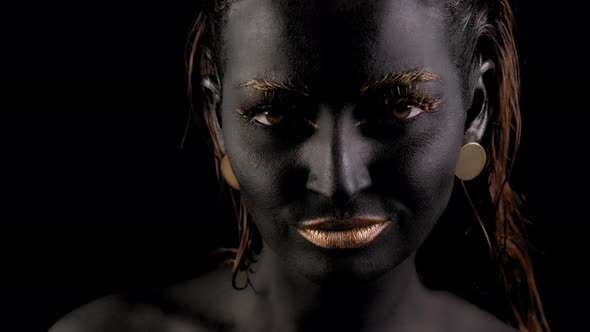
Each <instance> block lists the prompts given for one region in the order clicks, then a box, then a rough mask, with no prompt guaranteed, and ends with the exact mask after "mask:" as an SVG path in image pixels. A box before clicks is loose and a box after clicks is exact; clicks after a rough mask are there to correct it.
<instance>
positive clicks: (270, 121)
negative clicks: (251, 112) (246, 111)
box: [254, 110, 285, 126]
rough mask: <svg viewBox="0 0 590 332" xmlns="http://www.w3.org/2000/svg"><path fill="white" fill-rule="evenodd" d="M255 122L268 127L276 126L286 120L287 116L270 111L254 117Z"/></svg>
mask: <svg viewBox="0 0 590 332" xmlns="http://www.w3.org/2000/svg"><path fill="white" fill-rule="evenodd" d="M254 120H256V121H258V122H259V123H261V124H263V125H266V126H275V125H278V124H281V123H282V122H283V121H284V120H285V115H283V114H280V113H276V112H273V111H271V110H269V111H264V112H262V113H259V114H258V115H256V116H255V117H254Z"/></svg>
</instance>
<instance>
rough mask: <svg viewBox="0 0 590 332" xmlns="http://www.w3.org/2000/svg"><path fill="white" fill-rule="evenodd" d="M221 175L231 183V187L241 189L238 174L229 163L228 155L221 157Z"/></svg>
mask: <svg viewBox="0 0 590 332" xmlns="http://www.w3.org/2000/svg"><path fill="white" fill-rule="evenodd" d="M221 175H223V178H224V179H225V182H227V184H229V186H230V187H232V188H234V189H235V190H240V185H239V184H238V180H237V179H236V175H235V174H234V170H233V169H232V168H231V165H230V164H229V158H228V157H227V155H225V156H223V158H221Z"/></svg>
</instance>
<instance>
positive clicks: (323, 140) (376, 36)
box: [51, 0, 513, 332]
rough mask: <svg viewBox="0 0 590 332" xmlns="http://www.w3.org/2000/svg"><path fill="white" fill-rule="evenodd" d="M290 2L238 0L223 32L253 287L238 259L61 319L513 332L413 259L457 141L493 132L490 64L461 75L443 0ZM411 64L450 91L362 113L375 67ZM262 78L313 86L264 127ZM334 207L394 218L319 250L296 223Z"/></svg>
mask: <svg viewBox="0 0 590 332" xmlns="http://www.w3.org/2000/svg"><path fill="white" fill-rule="evenodd" d="M284 3H286V1H270V0H242V1H240V2H238V3H237V4H235V5H233V6H232V9H231V11H230V13H229V15H228V18H227V25H226V26H225V28H224V30H223V34H222V37H223V42H222V45H223V48H222V50H221V53H220V55H221V58H222V66H221V71H222V73H223V81H222V85H223V86H222V96H223V98H222V103H221V105H219V106H220V107H219V111H220V112H221V119H222V121H221V123H220V127H221V128H222V129H221V132H220V133H218V137H216V139H218V140H219V141H220V142H223V143H224V145H225V148H226V151H225V153H226V154H227V156H228V157H229V160H230V163H231V165H232V168H233V170H234V172H235V175H236V178H237V180H238V182H239V184H240V190H241V194H242V197H243V199H244V200H245V203H246V205H247V207H248V209H249V212H250V214H251V215H252V217H253V220H254V222H255V224H256V227H257V228H258V230H259V231H260V234H261V236H262V238H263V241H264V249H263V251H262V254H261V256H260V258H259V260H258V263H256V265H254V267H253V268H254V270H255V271H256V272H255V273H253V274H252V275H251V282H252V286H253V287H249V288H247V289H246V290H243V291H236V290H234V289H232V287H231V272H230V271H229V270H227V269H224V270H219V271H215V272H212V273H210V274H208V275H206V276H204V277H201V278H199V279H197V280H193V281H190V282H187V283H185V284H182V285H177V286H174V287H171V288H168V289H162V290H157V291H154V292H152V293H150V294H151V295H148V296H145V295H144V296H142V298H141V299H138V298H137V297H134V296H133V295H129V294H127V295H114V296H111V297H108V298H105V299H102V300H99V301H96V302H94V303H91V304H89V305H87V306H86V307H83V308H81V309H79V310H77V311H75V312H74V313H72V314H70V315H69V316H67V317H66V318H65V319H63V320H62V321H60V322H58V323H57V324H56V325H55V326H54V328H53V329H52V330H51V331H52V332H60V331H61V332H64V331H98V330H109V331H136V330H137V331H215V330H228V331H229V330H231V331H261V330H271V331H287V332H288V331H310V330H312V331H315V330H326V329H328V330H346V331H385V330H387V331H418V330H419V331H513V329H512V328H510V327H508V326H506V325H504V324H503V323H501V322H500V321H498V320H497V319H496V318H495V317H493V316H491V315H490V314H488V313H486V312H484V311H482V310H480V309H478V308H476V307H475V306H473V305H471V304H469V303H467V302H465V301H464V300H462V299H460V298H458V297H456V296H454V295H452V294H450V293H448V292H443V291H432V290H429V289H427V288H426V287H425V286H424V285H423V284H422V282H421V281H420V278H419V276H418V275H417V273H416V269H415V263H414V257H415V253H416V251H417V249H418V248H419V247H420V245H421V244H422V242H423V241H424V239H425V238H426V236H427V235H428V234H429V232H430V231H431V229H432V228H433V226H434V224H435V223H436V221H437V219H438V218H439V216H440V215H441V214H442V212H443V211H444V209H445V208H446V206H447V203H448V201H449V199H450V196H451V192H452V188H453V184H454V170H455V165H456V161H457V157H458V152H459V149H460V147H461V145H462V144H463V143H464V142H466V141H474V140H478V139H481V136H482V135H483V132H484V131H485V128H486V124H487V112H488V107H487V106H488V105H487V98H475V96H476V95H478V94H479V95H483V96H486V80H485V77H486V74H487V73H489V71H490V70H491V69H493V64H492V63H490V62H486V61H482V62H481V64H480V66H479V72H478V73H476V75H465V74H462V72H461V70H460V69H459V68H458V66H457V63H460V62H461V61H462V59H456V58H453V57H452V56H451V54H455V53H457V52H452V50H450V49H449V45H451V44H457V43H451V42H450V41H451V38H458V37H456V36H450V35H449V33H448V31H449V26H448V23H447V21H446V18H445V15H446V9H444V7H443V4H442V2H437V1H417V0H383V1H375V2H371V3H368V2H367V3H365V2H356V1H342V0H341V1H321V2H320V1H298V2H296V3H295V4H289V5H287V4H284ZM459 44H460V43H459ZM412 69H419V70H423V71H426V72H429V73H433V74H434V75H435V76H436V77H437V79H436V80H431V81H427V82H416V84H414V85H413V88H414V89H416V91H420V93H421V94H423V95H426V96H428V97H431V98H432V99H433V100H434V99H436V100H440V103H439V104H438V106H437V107H436V108H435V109H434V110H431V111H424V110H421V109H420V108H419V107H416V106H415V105H414V108H411V109H410V110H411V111H412V112H410V113H411V114H413V115H415V114H417V115H416V116H415V117H412V118H411V119H410V120H403V121H402V120H400V121H398V120H396V119H397V118H393V117H392V116H391V112H389V111H388V110H390V109H389V108H378V109H379V110H381V113H363V110H365V109H367V107H366V105H367V101H366V99H363V98H362V97H361V96H360V92H359V91H360V90H361V87H362V86H363V84H365V83H366V82H367V80H370V79H372V78H379V77H382V76H384V75H386V74H390V73H400V72H404V71H408V70H412ZM470 74H471V73H470ZM472 77H474V79H471V78H472ZM254 79H255V80H259V81H263V80H267V81H270V80H272V81H276V82H288V83H289V84H292V85H293V87H298V89H299V92H301V90H304V91H305V92H304V93H299V94H300V95H301V94H303V95H305V96H298V97H292V96H291V95H289V97H288V98H286V100H288V102H283V103H286V104H288V105H287V106H284V105H283V104H279V105H280V106H279V108H280V109H289V108H288V106H289V105H297V106H298V107H297V108H296V109H295V111H294V113H292V114H291V113H289V114H290V115H289V118H288V119H289V120H288V121H286V122H282V123H281V124H282V126H275V127H272V128H271V127H268V126H265V125H264V123H266V124H267V125H268V124H269V123H270V122H268V120H269V118H268V117H266V115H264V114H263V113H261V114H255V115H253V116H250V117H245V116H244V115H243V113H244V111H246V110H248V109H252V107H251V105H253V104H257V103H258V104H257V105H259V104H260V100H262V98H263V96H264V93H262V92H261V91H258V90H257V89H256V88H253V87H252V86H248V84H246V83H247V82H249V81H251V80H254ZM276 95H279V96H281V98H283V96H284V95H287V94H284V95H282V94H276ZM371 98H372V99H371ZM371 98H369V100H370V101H375V98H377V97H375V96H373V97H371ZM377 99H378V98H377ZM281 100H282V99H281ZM379 100H381V99H379ZM473 100H477V101H479V102H477V103H474V102H473ZM369 105H376V104H373V103H370V102H369ZM409 106H412V105H409ZM281 107H284V108H281ZM383 109H385V110H386V111H387V112H385V111H383ZM257 111H260V109H258V110H257ZM240 113H242V114H240ZM375 114H379V115H375ZM468 114H470V115H471V116H468ZM303 117H305V118H308V120H310V122H312V123H313V126H312V125H308V126H306V125H304V123H306V122H304V121H300V120H301V119H302V118H303ZM270 119H271V120H272V119H275V118H273V117H270ZM383 119H385V120H383ZM256 121H258V122H256ZM363 121H366V122H365V123H364V124H361V125H359V123H362V122H363ZM285 123H288V124H289V125H284V124H285ZM291 124H292V126H291ZM327 216H333V217H336V218H348V217H354V216H380V217H384V218H387V219H388V220H390V223H389V225H388V226H387V227H386V228H385V229H384V231H383V232H382V233H381V234H379V235H378V236H377V238H375V239H374V240H373V241H372V242H371V243H370V244H369V245H368V246H366V247H363V248H357V249H325V248H321V247H318V246H316V245H313V244H312V243H310V242H309V241H307V240H306V239H305V238H303V237H302V236H301V235H300V234H299V233H298V232H297V227H296V226H297V224H298V223H301V222H302V221H304V220H307V219H310V218H317V217H327Z"/></svg>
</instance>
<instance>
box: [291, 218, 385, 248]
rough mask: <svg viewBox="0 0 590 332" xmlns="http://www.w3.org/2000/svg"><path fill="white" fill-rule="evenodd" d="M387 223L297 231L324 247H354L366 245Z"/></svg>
mask: <svg viewBox="0 0 590 332" xmlns="http://www.w3.org/2000/svg"><path fill="white" fill-rule="evenodd" d="M387 224H389V222H388V221H386V222H382V223H379V224H374V225H371V226H367V227H362V228H355V229H346V230H321V229H305V228H300V229H298V230H297V231H298V232H299V234H301V235H302V236H303V237H304V238H306V239H307V240H308V241H309V242H311V243H313V244H315V245H316V246H318V247H321V248H326V249H355V248H362V247H365V246H367V245H368V244H369V243H371V241H373V240H374V239H375V238H376V237H377V236H378V235H379V234H380V233H381V232H382V231H383V230H384V229H385V227H387Z"/></svg>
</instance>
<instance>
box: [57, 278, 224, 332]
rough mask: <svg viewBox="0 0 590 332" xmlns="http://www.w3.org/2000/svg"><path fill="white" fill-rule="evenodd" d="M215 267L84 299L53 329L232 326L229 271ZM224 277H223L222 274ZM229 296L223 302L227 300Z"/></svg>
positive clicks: (178, 330)
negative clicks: (163, 284)
mask: <svg viewBox="0 0 590 332" xmlns="http://www.w3.org/2000/svg"><path fill="white" fill-rule="evenodd" d="M225 272H227V271H224V269H221V270H216V271H213V272H210V273H207V274H205V275H204V276H202V277H199V278H196V279H193V280H190V281H186V282H183V283H180V284H177V285H173V286H171V287H168V288H164V289H155V290H145V291H142V292H134V293H125V294H114V295H109V296H106V297H103V298H101V299H98V300H95V301H93V302H91V303H89V304H86V305H84V306H82V307H80V308H78V309H76V310H74V311H72V312H71V313H69V314H68V315H66V316H65V317H63V318H62V319H60V320H59V321H58V322H56V323H55V324H54V325H53V326H52V327H51V329H50V330H49V332H94V331H109V332H118V331H126V332H133V331H142V332H152V331H153V332H189V331H190V332H200V331H224V330H227V329H228V328H229V327H231V325H232V324H231V322H232V313H231V312H227V310H224V309H223V308H228V307H231V306H227V305H225V304H227V303H226V302H227V301H230V300H231V296H232V292H231V291H230V289H231V288H232V287H231V273H230V275H229V288H228V287H226V286H225V283H224V282H223V281H224V279H225V281H227V280H228V277H227V273H225ZM220 279H221V280H220ZM224 302H225V303H224Z"/></svg>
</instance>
